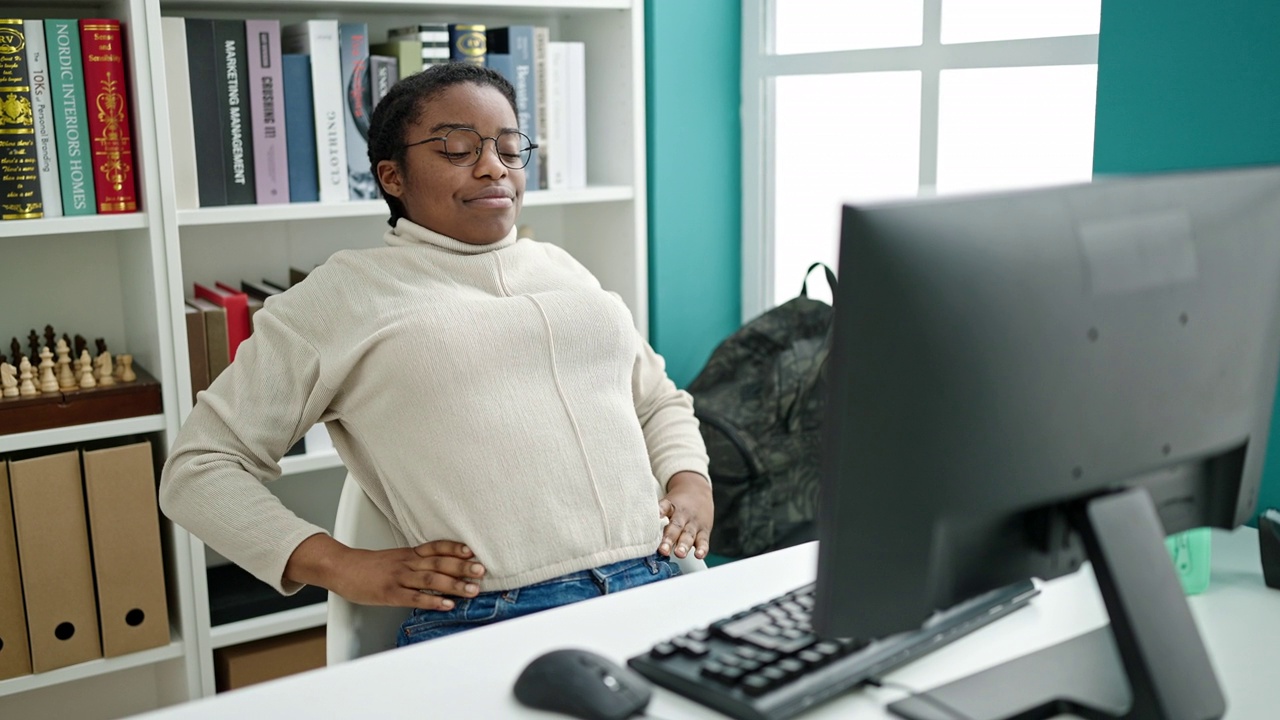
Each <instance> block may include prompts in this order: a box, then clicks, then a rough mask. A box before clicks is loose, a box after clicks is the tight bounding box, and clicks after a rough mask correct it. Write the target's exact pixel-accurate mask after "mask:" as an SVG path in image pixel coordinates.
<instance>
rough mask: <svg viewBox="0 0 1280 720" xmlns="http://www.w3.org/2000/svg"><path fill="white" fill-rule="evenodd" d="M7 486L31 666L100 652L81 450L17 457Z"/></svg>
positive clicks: (52, 665)
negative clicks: (82, 485)
mask: <svg viewBox="0 0 1280 720" xmlns="http://www.w3.org/2000/svg"><path fill="white" fill-rule="evenodd" d="M9 485H10V491H11V493H12V494H13V518H14V527H15V528H16V530H17V538H18V562H19V563H20V564H21V567H22V594H23V597H24V598H25V599H26V602H27V635H28V637H29V638H30V640H31V669H32V670H33V671H35V672H45V671H47V670H55V669H57V668H60V667H66V666H68V665H75V664H76V663H81V662H84V661H86V660H93V659H96V658H100V657H102V646H101V645H100V644H99V643H98V610H97V606H96V603H95V602H94V597H93V566H92V565H91V564H90V561H89V533H88V528H87V526H86V525H85V519H84V489H83V488H82V487H81V484H80V453H79V452H77V451H75V450H70V451H67V452H61V453H57V454H55V455H42V456H39V457H32V458H28V459H23V460H11V461H10V462H9Z"/></svg>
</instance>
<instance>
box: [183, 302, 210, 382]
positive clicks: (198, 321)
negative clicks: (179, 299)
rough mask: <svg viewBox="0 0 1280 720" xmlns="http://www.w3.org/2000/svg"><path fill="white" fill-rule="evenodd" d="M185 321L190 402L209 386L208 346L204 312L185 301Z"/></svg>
mask: <svg viewBox="0 0 1280 720" xmlns="http://www.w3.org/2000/svg"><path fill="white" fill-rule="evenodd" d="M183 309H184V313H185V315H186V321H187V369H188V371H189V372H190V373H191V403H192V404H193V405H194V404H195V402H196V396H197V395H199V394H200V391H201V390H207V389H208V388H209V349H208V348H209V346H208V344H207V342H208V341H207V340H206V338H205V328H204V312H203V311H202V310H201V309H200V308H198V307H196V306H194V305H192V304H191V303H190V302H187V303H186V304H185V305H184V306H183Z"/></svg>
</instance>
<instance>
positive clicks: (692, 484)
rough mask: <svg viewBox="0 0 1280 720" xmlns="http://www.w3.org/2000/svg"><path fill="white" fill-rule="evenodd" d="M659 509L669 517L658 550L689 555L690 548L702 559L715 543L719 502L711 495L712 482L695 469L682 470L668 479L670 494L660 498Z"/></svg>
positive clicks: (665, 553) (683, 555) (668, 554)
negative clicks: (713, 526)
mask: <svg viewBox="0 0 1280 720" xmlns="http://www.w3.org/2000/svg"><path fill="white" fill-rule="evenodd" d="M658 511H659V512H660V513H662V517H665V518H667V519H668V520H669V522H668V523H667V527H666V528H664V529H663V531H662V542H661V543H660V544H659V545H658V552H659V553H661V554H663V555H666V556H668V557H669V556H671V554H672V548H673V547H674V548H675V550H674V552H675V556H676V557H678V558H682V557H685V556H687V555H688V554H689V552H690V551H692V552H693V556H694V557H696V558H698V559H702V558H705V557H706V556H707V547H708V545H709V544H710V543H711V525H712V524H713V523H714V522H715V504H714V502H713V501H712V499H711V483H709V482H707V479H706V478H704V477H703V476H701V475H699V474H698V473H695V472H687V471H686V472H678V473H676V474H675V475H672V476H671V480H670V481H669V482H668V483H667V494H666V497H664V498H662V499H661V500H659V501H658Z"/></svg>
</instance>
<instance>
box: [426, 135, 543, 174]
mask: <svg viewBox="0 0 1280 720" xmlns="http://www.w3.org/2000/svg"><path fill="white" fill-rule="evenodd" d="M485 140H492V141H493V148H494V151H495V152H497V154H498V160H499V161H501V162H502V164H503V165H506V166H507V167H509V168H511V169H512V170H520V169H521V168H523V167H524V166H525V165H528V164H529V158H531V157H532V156H533V151H534V149H535V148H537V147H538V146H537V145H536V144H534V143H533V142H532V141H531V140H529V136H528V135H525V134H524V133H521V132H514V131H507V132H502V133H498V136H497V137H484V136H483V135H481V134H480V133H478V132H476V131H475V130H472V129H471V128H454V129H452V130H450V131H449V132H447V133H445V134H444V135H441V136H439V137H429V138H427V139H426V140H419V141H418V142H414V143H409V144H407V145H405V147H406V148H411V147H413V146H414V145H422V144H423V143H429V142H435V141H439V142H442V143H444V156H445V157H446V158H448V159H449V162H451V163H453V164H454V165H457V166H458V167H471V166H472V165H475V164H476V163H478V162H480V154H481V153H483V152H484V141H485Z"/></svg>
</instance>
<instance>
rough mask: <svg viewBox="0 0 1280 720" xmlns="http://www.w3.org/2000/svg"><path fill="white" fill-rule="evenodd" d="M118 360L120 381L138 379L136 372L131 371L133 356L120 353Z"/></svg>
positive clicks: (128, 381)
mask: <svg viewBox="0 0 1280 720" xmlns="http://www.w3.org/2000/svg"><path fill="white" fill-rule="evenodd" d="M118 359H119V360H120V382H127V383H130V382H134V381H135V380H137V379H138V373H136V372H134V371H133V356H132V355H130V354H128V353H125V354H124V355H121V356H120V357H119V358H118Z"/></svg>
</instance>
